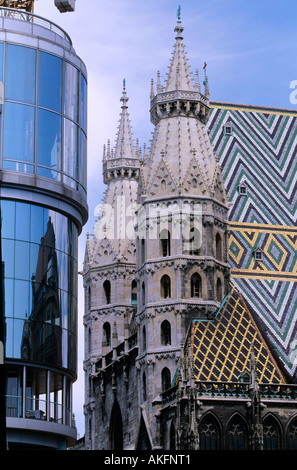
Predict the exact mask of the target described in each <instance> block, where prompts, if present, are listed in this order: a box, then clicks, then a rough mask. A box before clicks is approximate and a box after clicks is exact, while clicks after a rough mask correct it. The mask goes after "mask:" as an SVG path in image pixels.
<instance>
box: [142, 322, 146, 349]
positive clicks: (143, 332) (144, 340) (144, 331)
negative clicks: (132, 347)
mask: <svg viewBox="0 0 297 470" xmlns="http://www.w3.org/2000/svg"><path fill="white" fill-rule="evenodd" d="M142 349H143V351H145V349H146V329H145V326H143V328H142Z"/></svg>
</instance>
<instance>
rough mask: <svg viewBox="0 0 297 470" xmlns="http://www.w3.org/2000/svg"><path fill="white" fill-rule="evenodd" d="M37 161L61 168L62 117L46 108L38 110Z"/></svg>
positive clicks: (53, 167) (56, 168)
mask: <svg viewBox="0 0 297 470" xmlns="http://www.w3.org/2000/svg"><path fill="white" fill-rule="evenodd" d="M37 162H38V163H39V164H40V165H44V166H47V167H49V168H52V169H55V170H59V169H60V168H61V117H60V116H59V115H57V114H54V113H51V112H49V111H45V110H44V109H39V110H38V140H37Z"/></svg>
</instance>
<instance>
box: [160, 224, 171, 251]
mask: <svg viewBox="0 0 297 470" xmlns="http://www.w3.org/2000/svg"><path fill="white" fill-rule="evenodd" d="M160 244H161V256H164V257H165V256H170V232H169V231H168V230H166V229H163V230H162V231H161V232H160Z"/></svg>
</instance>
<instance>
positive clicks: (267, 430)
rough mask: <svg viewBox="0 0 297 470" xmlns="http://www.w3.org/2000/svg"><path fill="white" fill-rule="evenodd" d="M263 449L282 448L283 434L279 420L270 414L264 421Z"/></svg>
mask: <svg viewBox="0 0 297 470" xmlns="http://www.w3.org/2000/svg"><path fill="white" fill-rule="evenodd" d="M263 449H264V450H280V449H281V435H280V428H279V426H278V423H277V421H276V420H275V419H274V418H273V417H272V416H268V417H267V418H266V419H265V420H264V421H263Z"/></svg>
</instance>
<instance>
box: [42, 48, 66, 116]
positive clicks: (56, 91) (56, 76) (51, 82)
mask: <svg viewBox="0 0 297 470" xmlns="http://www.w3.org/2000/svg"><path fill="white" fill-rule="evenodd" d="M61 100H62V61H61V59H59V58H58V57H55V56H54V55H52V54H47V53H45V52H40V53H39V76H38V105H39V106H43V107H45V108H49V109H53V110H54V111H58V112H59V113H60V112H61Z"/></svg>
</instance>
